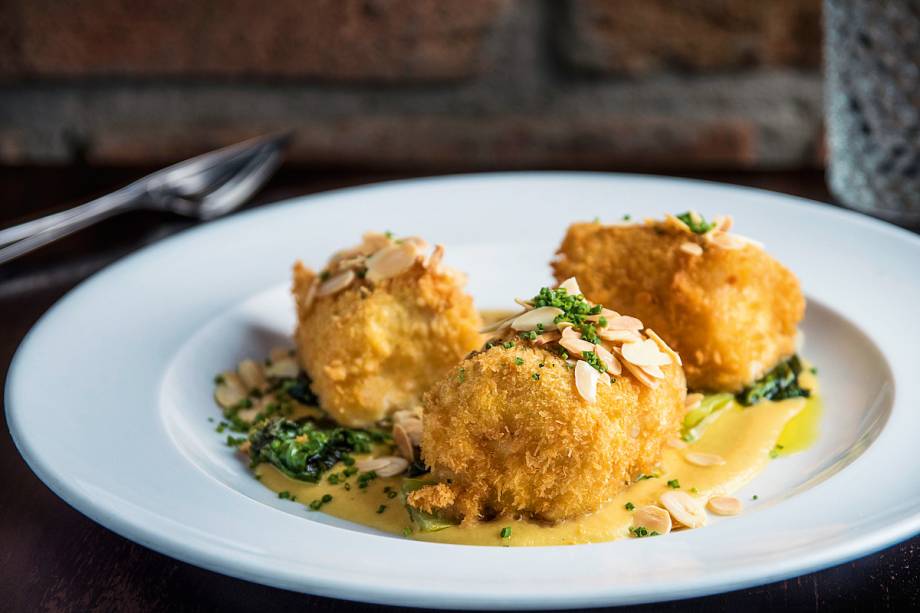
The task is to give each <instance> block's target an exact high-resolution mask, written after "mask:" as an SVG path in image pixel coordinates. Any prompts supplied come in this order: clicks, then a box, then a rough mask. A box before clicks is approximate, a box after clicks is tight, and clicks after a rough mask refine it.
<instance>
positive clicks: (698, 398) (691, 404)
mask: <svg viewBox="0 0 920 613" xmlns="http://www.w3.org/2000/svg"><path fill="white" fill-rule="evenodd" d="M702 402H703V395H702V394H698V393H693V394H687V399H686V400H684V408H685V409H687V410H688V411H692V410H693V409H696V408H698V407H699V406H700V403H702Z"/></svg>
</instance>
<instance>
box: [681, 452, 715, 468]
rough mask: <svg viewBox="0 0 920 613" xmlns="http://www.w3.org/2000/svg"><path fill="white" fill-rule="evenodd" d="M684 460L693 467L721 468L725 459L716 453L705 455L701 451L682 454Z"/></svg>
mask: <svg viewBox="0 0 920 613" xmlns="http://www.w3.org/2000/svg"><path fill="white" fill-rule="evenodd" d="M684 459H685V460H687V461H688V462H690V463H691V464H693V465H695V466H722V465H723V464H725V458H723V457H722V456H720V455H719V454H716V453H705V452H703V451H688V452H687V453H685V454H684Z"/></svg>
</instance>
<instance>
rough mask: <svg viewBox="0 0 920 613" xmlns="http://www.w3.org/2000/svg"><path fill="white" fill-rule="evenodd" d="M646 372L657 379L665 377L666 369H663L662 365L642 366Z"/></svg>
mask: <svg viewBox="0 0 920 613" xmlns="http://www.w3.org/2000/svg"><path fill="white" fill-rule="evenodd" d="M639 368H641V369H642V370H643V371H644V372H645V374H647V375H648V376H650V377H653V378H655V379H664V371H663V370H661V367H660V366H640V367H639Z"/></svg>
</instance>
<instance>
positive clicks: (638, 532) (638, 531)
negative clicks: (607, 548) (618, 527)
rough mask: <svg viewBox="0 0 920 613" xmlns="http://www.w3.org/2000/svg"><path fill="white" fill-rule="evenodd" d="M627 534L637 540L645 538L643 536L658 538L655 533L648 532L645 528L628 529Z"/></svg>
mask: <svg viewBox="0 0 920 613" xmlns="http://www.w3.org/2000/svg"><path fill="white" fill-rule="evenodd" d="M629 532H630V533H631V534H632V535H633V536H634V537H636V538H637V539H638V538H642V537H645V536H658V533H657V532H655V531H654V530H652V531H651V532H650V531H649V529H648V528H646V527H645V526H636V527H634V528H630V529H629Z"/></svg>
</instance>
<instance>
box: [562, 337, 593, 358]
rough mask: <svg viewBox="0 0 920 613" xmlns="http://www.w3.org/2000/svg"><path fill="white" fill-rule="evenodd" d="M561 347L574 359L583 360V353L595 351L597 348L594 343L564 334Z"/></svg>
mask: <svg viewBox="0 0 920 613" xmlns="http://www.w3.org/2000/svg"><path fill="white" fill-rule="evenodd" d="M559 345H561V346H562V347H563V348H564V349H565V350H566V351H568V352H569V353H570V354H571V355H572V356H573V357H577V358H581V355H582V353H584V352H585V351H594V348H595V346H596V345H595V344H594V343H589V342H588V341H586V340H582V339H580V338H576V337H573V336H566V335H565V334H563V335H562V337H561V338H560V339H559Z"/></svg>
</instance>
